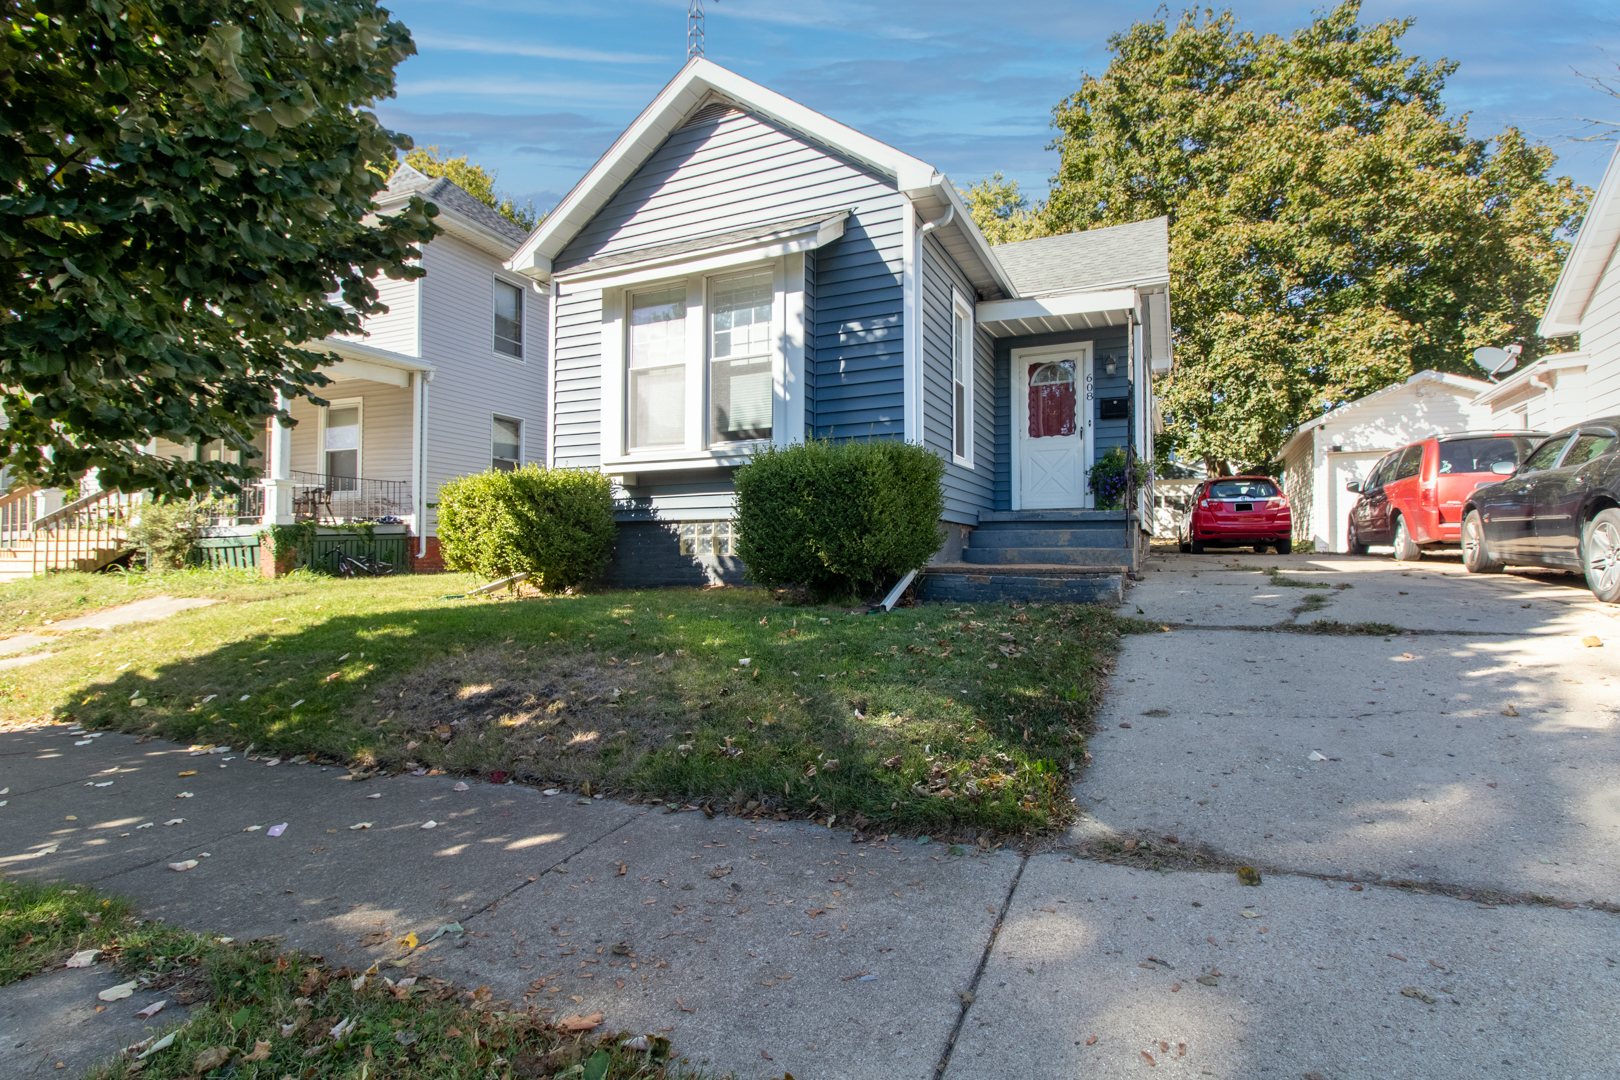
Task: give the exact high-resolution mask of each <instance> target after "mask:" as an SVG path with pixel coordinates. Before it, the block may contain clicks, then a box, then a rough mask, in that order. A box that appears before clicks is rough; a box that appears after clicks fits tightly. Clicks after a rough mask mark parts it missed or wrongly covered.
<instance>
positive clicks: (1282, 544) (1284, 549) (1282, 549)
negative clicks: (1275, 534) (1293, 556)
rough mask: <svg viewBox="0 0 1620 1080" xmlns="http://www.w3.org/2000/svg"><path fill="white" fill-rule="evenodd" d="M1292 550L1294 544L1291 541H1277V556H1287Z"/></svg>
mask: <svg viewBox="0 0 1620 1080" xmlns="http://www.w3.org/2000/svg"><path fill="white" fill-rule="evenodd" d="M1293 550H1294V542H1293V541H1292V540H1279V541H1277V554H1279V555H1287V554H1288V553H1289V552H1291V551H1293Z"/></svg>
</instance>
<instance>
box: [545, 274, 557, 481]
mask: <svg viewBox="0 0 1620 1080" xmlns="http://www.w3.org/2000/svg"><path fill="white" fill-rule="evenodd" d="M549 292H550V299H549V301H548V303H547V307H548V308H549V320H548V321H549V322H550V324H551V330H550V332H549V333H548V334H547V335H546V357H547V364H546V367H547V371H548V375H547V378H546V417H547V420H546V459H545V461H543V462H541V464H543V465H544V466H545V467H546V468H548V469H550V468H553V467H555V465H556V463H557V312H558V310H559V309H560V308H561V307H562V286H561V285H560V284H558V283H557V282H555V281H554V282H552V283H551V285H550V286H549Z"/></svg>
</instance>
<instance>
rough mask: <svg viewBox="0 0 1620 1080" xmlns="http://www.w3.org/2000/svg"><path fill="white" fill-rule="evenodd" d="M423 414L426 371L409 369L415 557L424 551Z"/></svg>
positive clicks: (425, 531)
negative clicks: (410, 371) (411, 370)
mask: <svg viewBox="0 0 1620 1080" xmlns="http://www.w3.org/2000/svg"><path fill="white" fill-rule="evenodd" d="M426 415H427V375H426V373H425V372H420V371H414V372H412V373H411V528H412V529H414V530H415V531H416V557H417V558H421V557H422V556H424V555H426V554H427V491H426V488H427V470H426V469H425V468H424V467H423V452H424V449H425V447H424V444H425V440H424V439H423V431H422V426H423V423H424V421H425V419H426Z"/></svg>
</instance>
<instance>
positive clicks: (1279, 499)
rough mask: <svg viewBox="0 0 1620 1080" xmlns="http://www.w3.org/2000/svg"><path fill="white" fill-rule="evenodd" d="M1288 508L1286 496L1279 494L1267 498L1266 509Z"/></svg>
mask: <svg viewBox="0 0 1620 1080" xmlns="http://www.w3.org/2000/svg"><path fill="white" fill-rule="evenodd" d="M1287 508H1288V499H1287V497H1286V496H1283V495H1278V496H1276V497H1275V498H1271V499H1267V500H1266V509H1268V510H1286V509H1287Z"/></svg>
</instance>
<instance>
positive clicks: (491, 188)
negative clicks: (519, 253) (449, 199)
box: [405, 146, 545, 229]
mask: <svg viewBox="0 0 1620 1080" xmlns="http://www.w3.org/2000/svg"><path fill="white" fill-rule="evenodd" d="M405 164H407V165H409V166H410V167H411V168H413V169H415V170H416V171H417V172H419V173H422V174H423V175H424V176H442V177H445V178H446V179H448V180H449V181H450V182H451V183H453V184H455V185H456V186H457V187H459V188H460V189H461V190H462V191H465V192H466V193H467V194H469V195H471V196H472V197H473V198H475V199H477V200H478V201H479V202H481V203H483V204H484V205H485V206H487V207H489V208H490V209H491V210H493V211H495V212H496V213H497V214H499V215H501V217H503V218H505V219H506V220H507V221H510V222H511V223H512V224H514V225H516V226H518V227H519V228H521V229H533V228H534V227H535V226H536V225H538V224H540V219H541V218H543V217H545V215H544V214H542V213H540V212H539V211H538V210H536V209H535V208H534V201H533V200H532V199H531V200H528V201H525V202H524V204H523V205H522V206H519V205H518V204H517V202H516V200H514V199H513V198H512V196H510V195H507V194H505V193H504V192H499V191H496V190H495V177H496V176H497V175H498V174H497V173H492V172H490V171H489V170H488V169H486V168H484V167H483V166H482V165H479V164H478V163H477V162H470V161H468V160H467V155H465V154H463V155H461V156H460V157H458V158H453V157H449V156H448V155H447V153H446V152H445V151H443V150H440V149H439V148H438V147H437V146H427V147H417V148H416V149H415V150H412V151H411V152H410V153H408V154H406V155H405Z"/></svg>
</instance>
